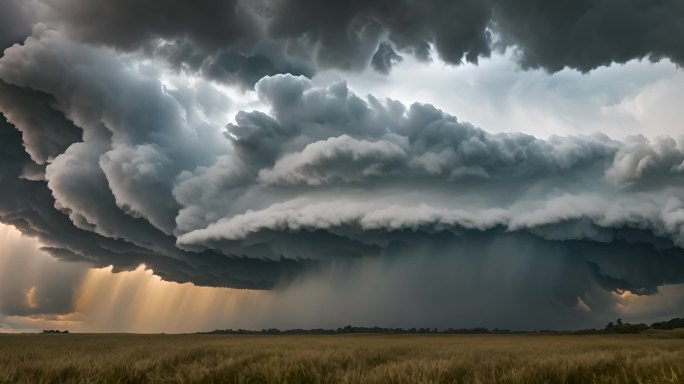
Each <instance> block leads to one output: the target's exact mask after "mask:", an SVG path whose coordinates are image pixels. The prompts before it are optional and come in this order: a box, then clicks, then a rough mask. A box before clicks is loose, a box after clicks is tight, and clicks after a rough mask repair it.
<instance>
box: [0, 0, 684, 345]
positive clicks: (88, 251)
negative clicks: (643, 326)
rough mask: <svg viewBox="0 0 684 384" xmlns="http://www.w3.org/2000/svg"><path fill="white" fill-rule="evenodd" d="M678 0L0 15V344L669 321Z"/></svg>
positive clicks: (680, 206)
mask: <svg viewBox="0 0 684 384" xmlns="http://www.w3.org/2000/svg"><path fill="white" fill-rule="evenodd" d="M682 35H684V3H682V2H681V1H679V0H658V1H642V0H627V1H624V0H623V1H614V0H585V1H577V2H573V3H571V4H570V3H568V4H562V5H559V4H555V3H550V2H547V1H544V0H457V1H450V2H441V1H437V0H426V1H423V2H413V1H387V0H372V1H368V0H365V1H328V2H324V3H321V2H318V1H308V0H280V1H271V0H260V1H240V0H201V1H198V2H194V3H192V5H189V3H187V2H185V1H182V0H164V1H162V2H159V1H153V0H123V1H122V0H96V1H93V0H3V1H2V2H1V3H0V52H2V54H1V55H0V112H1V113H2V115H3V116H4V118H2V119H0V183H1V186H2V188H0V222H1V223H2V224H0V331H8V332H19V331H26V330H35V329H43V328H60V329H70V330H72V331H103V332H107V331H117V332H120V331H134V332H162V331H163V332H190V331H200V330H208V329H214V328H229V327H233V328H238V327H240V328H268V327H280V328H297V327H302V328H309V327H330V328H337V327H340V326H344V325H346V324H354V325H359V326H374V325H378V326H388V327H406V328H411V327H431V328H432V327H437V328H449V327H453V328H465V327H480V326H484V327H491V328H494V327H499V328H513V329H521V330H526V329H578V328H585V327H601V326H603V325H604V324H605V323H606V322H607V321H611V320H614V319H615V318H618V317H622V318H624V319H625V320H626V321H644V322H653V321H658V320H662V319H668V318H670V317H675V316H681V315H684V314H683V313H682V308H684V125H683V124H682V121H684V108H682V105H684V104H682V103H683V102H684V72H683V71H682V69H681V65H682V64H684V45H682V43H681V41H679V40H680V39H678V38H677V36H682Z"/></svg>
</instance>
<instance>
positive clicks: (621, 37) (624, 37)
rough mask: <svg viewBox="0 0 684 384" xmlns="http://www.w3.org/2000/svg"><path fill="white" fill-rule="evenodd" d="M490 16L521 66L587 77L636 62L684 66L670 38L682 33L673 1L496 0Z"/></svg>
mask: <svg viewBox="0 0 684 384" xmlns="http://www.w3.org/2000/svg"><path fill="white" fill-rule="evenodd" d="M493 13H494V18H493V22H494V29H495V30H496V31H497V32H498V33H500V34H501V37H502V39H503V40H504V41H505V42H506V43H509V44H512V45H515V46H516V47H518V48H519V50H520V61H521V63H522V65H523V66H524V67H535V68H545V69H547V70H549V71H552V72H555V71H558V70H561V69H563V68H564V67H570V68H575V69H578V70H581V71H584V72H586V71H589V70H592V69H594V68H596V67H599V66H604V65H606V66H607V65H610V64H611V63H614V62H617V63H625V62H627V61H629V60H632V59H638V58H650V59H652V60H659V59H661V58H665V57H667V58H670V59H671V60H672V61H673V62H675V63H678V64H679V65H682V64H683V63H684V48H682V44H680V43H679V42H678V41H677V39H675V38H673V36H679V35H681V34H682V33H684V23H682V21H684V4H682V2H681V1H678V0H658V1H648V0H629V1H619V0H617V1H616V0H582V1H574V2H568V3H562V4H558V3H552V2H547V1H544V0H498V1H495V2H494V6H493Z"/></svg>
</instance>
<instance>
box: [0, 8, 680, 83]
mask: <svg viewBox="0 0 684 384" xmlns="http://www.w3.org/2000/svg"><path fill="white" fill-rule="evenodd" d="M14 3H16V2H13V3H11V7H10V9H11V10H13V13H21V12H19V11H18V9H19V6H18V5H17V4H14ZM40 5H41V6H42V8H41V9H42V11H41V12H40V15H41V17H40V18H39V19H40V21H41V22H44V23H47V24H48V25H51V26H53V27H55V28H64V29H66V30H67V31H68V32H69V34H70V35H71V36H72V37H75V38H77V39H80V40H83V41H87V42H91V43H96V44H105V45H109V46H113V47H117V48H120V49H124V50H129V51H130V50H136V49H142V50H144V51H147V52H149V53H152V54H153V55H156V56H161V57H166V58H168V59H169V60H170V61H171V62H172V63H173V64H174V65H175V66H177V67H179V68H188V69H192V70H195V71H198V70H199V71H201V72H202V73H204V74H205V75H208V76H212V77H213V78H217V79H222V80H225V81H229V82H233V83H238V84H241V85H243V86H251V85H252V84H254V82H255V81H256V80H258V79H259V78H261V77H262V76H265V75H273V74H276V73H286V72H290V73H293V74H304V75H311V74H313V73H314V72H315V71H316V70H317V69H320V68H338V69H345V70H358V69H362V68H365V67H367V66H368V65H369V64H370V65H371V66H372V67H373V68H375V69H377V70H379V71H381V72H388V71H389V70H390V68H391V65H392V63H393V62H395V61H397V60H399V56H398V54H397V53H396V52H395V51H394V49H393V48H391V47H392V46H394V48H395V49H396V50H398V51H399V52H401V53H405V54H410V55H415V56H416V57H418V58H421V59H424V60H427V59H429V58H430V56H431V51H434V52H435V53H436V55H437V56H439V57H440V58H441V59H442V60H444V61H445V62H447V63H449V64H459V63H462V62H466V61H467V62H472V63H477V61H478V59H479V58H480V57H487V56H489V55H490V53H491V50H492V48H493V47H501V46H514V47H515V48H516V49H517V50H518V51H519V56H520V62H521V64H522V66H523V67H533V68H545V69H547V70H549V71H552V72H555V71H559V70H561V69H563V68H565V67H570V68H574V69H578V70H581V71H589V70H592V69H594V68H597V67H599V66H604V65H610V64H611V63H614V62H618V63H624V62H627V61H629V60H631V59H640V58H651V59H653V60H657V59H660V58H669V59H671V60H672V61H673V62H675V63H678V64H682V63H683V62H684V51H683V50H682V48H681V44H679V43H678V41H677V39H675V38H674V36H679V35H681V34H682V32H683V30H682V28H683V27H682V25H683V23H682V21H683V20H684V6H682V5H681V2H680V1H678V0H661V1H655V2H653V1H645V0H630V1H627V2H624V1H615V0H584V1H577V2H573V3H572V4H565V5H559V4H551V3H548V2H544V1H540V0H458V1H441V0H430V1H423V2H412V1H398V2H397V1H387V0H372V1H332V2H326V3H325V4H320V3H319V2H316V1H310V0H287V1H270V0H259V1H251V2H248V1H238V0H230V1H225V0H203V1H201V2H199V3H195V4H193V5H192V6H190V5H188V4H186V3H185V2H183V1H177V0H169V1H165V2H164V3H163V5H160V4H159V3H158V2H154V1H151V0H145V1H128V0H127V1H113V0H97V1H85V0H42V2H41V3H40ZM24 8H29V9H33V8H37V6H33V7H24ZM25 18H26V17H24V19H25ZM15 19H16V20H23V19H22V17H18V18H15ZM14 24H17V22H14V23H12V24H10V27H7V28H8V32H6V33H5V34H6V35H7V36H16V35H17V34H19V35H21V33H20V32H16V31H20V30H22V29H21V28H24V29H26V28H25V27H21V26H23V25H26V22H25V21H24V22H19V23H18V24H17V26H12V25H14ZM23 33H24V34H27V33H26V31H24V32H23ZM492 33H493V34H494V36H495V38H492V37H491V35H492ZM15 39H16V38H15ZM493 40H496V41H497V42H496V43H493V42H492V41H493Z"/></svg>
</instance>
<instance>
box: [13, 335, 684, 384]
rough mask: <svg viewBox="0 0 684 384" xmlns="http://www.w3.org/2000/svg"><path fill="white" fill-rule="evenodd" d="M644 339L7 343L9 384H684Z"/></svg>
mask: <svg viewBox="0 0 684 384" xmlns="http://www.w3.org/2000/svg"><path fill="white" fill-rule="evenodd" d="M683 331H684V330H675V331H655V330H649V331H647V332H644V333H641V334H637V335H555V334H546V335H545V334H514V335H359V334H345V335H281V336H269V335H134V334H47V335H40V334H25V335H0V383H145V382H154V383H452V382H462V383H488V382H492V383H541V382H552V383H581V382H584V383H591V382H598V383H679V382H684V338H683V337H684V332H683Z"/></svg>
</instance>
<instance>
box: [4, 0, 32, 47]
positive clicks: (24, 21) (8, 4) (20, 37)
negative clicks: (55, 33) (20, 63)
mask: <svg viewBox="0 0 684 384" xmlns="http://www.w3.org/2000/svg"><path fill="white" fill-rule="evenodd" d="M35 6H36V2H34V1H33V0H4V1H3V2H2V4H0V10H1V12H0V56H1V54H2V51H4V50H5V48H8V47H11V46H12V45H13V44H17V43H21V42H23V41H24V39H26V37H27V36H28V35H30V34H31V30H32V29H33V24H34V23H35V20H36V14H35V13H36V10H35Z"/></svg>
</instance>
